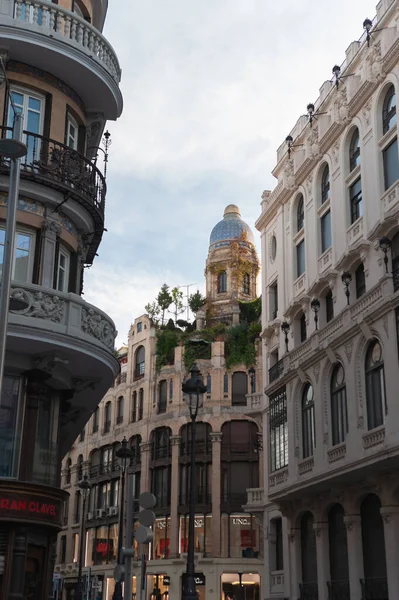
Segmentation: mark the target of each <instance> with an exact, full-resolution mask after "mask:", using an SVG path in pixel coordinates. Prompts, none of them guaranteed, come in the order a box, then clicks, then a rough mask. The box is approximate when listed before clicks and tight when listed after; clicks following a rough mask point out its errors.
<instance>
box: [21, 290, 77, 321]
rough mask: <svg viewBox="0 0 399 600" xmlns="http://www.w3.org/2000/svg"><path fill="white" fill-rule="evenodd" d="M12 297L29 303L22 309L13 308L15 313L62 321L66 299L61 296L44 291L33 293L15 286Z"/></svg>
mask: <svg viewBox="0 0 399 600" xmlns="http://www.w3.org/2000/svg"><path fill="white" fill-rule="evenodd" d="M11 297H12V298H15V299H16V300H23V301H24V302H25V304H27V305H28V306H27V307H26V308H23V309H22V310H12V311H11V312H12V313H14V314H19V315H25V316H27V317H36V318H38V319H46V320H48V321H53V322H54V323H60V322H61V321H62V319H63V317H64V311H65V301H64V300H62V299H61V298H59V296H54V295H52V294H51V295H50V294H44V293H43V292H33V293H32V292H28V291H27V290H24V289H22V288H14V289H13V290H12V292H11Z"/></svg>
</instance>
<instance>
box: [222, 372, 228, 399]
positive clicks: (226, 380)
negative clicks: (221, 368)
mask: <svg viewBox="0 0 399 600" xmlns="http://www.w3.org/2000/svg"><path fill="white" fill-rule="evenodd" d="M223 393H224V394H228V393H229V375H228V373H225V374H224V377H223Z"/></svg>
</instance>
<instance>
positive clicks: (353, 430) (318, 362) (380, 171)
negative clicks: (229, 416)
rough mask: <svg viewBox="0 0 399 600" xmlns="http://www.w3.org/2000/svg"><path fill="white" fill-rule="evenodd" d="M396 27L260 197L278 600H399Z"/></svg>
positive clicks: (384, 5) (329, 90) (324, 95)
mask: <svg viewBox="0 0 399 600" xmlns="http://www.w3.org/2000/svg"><path fill="white" fill-rule="evenodd" d="M398 14H399V2H398V1H397V0H381V2H379V4H378V6H377V16H376V18H375V19H374V20H373V21H372V22H371V21H368V20H366V21H365V22H364V30H365V31H364V33H363V35H362V37H361V38H360V40H359V41H356V42H353V43H352V44H350V45H349V47H348V49H347V51H346V59H345V62H344V64H343V65H341V67H340V68H339V67H334V71H335V73H334V77H333V79H332V81H327V82H326V83H324V84H323V85H322V87H321V88H320V96H319V98H318V99H317V101H316V102H315V104H314V105H309V106H308V117H301V118H300V119H299V120H298V122H297V124H296V125H295V127H294V129H293V130H292V132H291V134H290V135H289V136H288V138H287V140H286V141H285V142H284V143H283V144H282V145H281V146H280V148H279V149H278V151H277V165H276V167H275V169H274V171H273V174H274V175H275V177H276V178H277V180H278V183H277V186H276V188H275V189H274V190H273V191H272V192H264V194H263V196H262V214H261V216H260V218H259V219H258V222H257V228H258V229H259V231H260V232H261V236H262V275H263V282H262V300H263V309H262V321H263V322H262V327H263V332H262V337H263V342H264V356H263V360H264V382H263V385H264V388H265V397H264V399H263V401H264V405H263V408H262V412H263V419H264V454H265V460H264V465H265V475H264V482H265V485H264V487H263V488H260V489H257V490H251V491H250V492H249V498H248V510H251V511H252V512H255V511H257V510H259V514H262V515H263V522H264V530H265V532H266V531H267V536H265V570H264V577H265V581H264V592H265V593H264V597H265V598H290V599H292V600H296V599H297V598H299V597H300V598H302V599H304V600H305V599H311V600H315V599H318V600H327V598H328V599H329V600H335V599H339V600H346V599H349V598H350V599H351V600H360V599H363V600H366V599H367V600H376V599H380V600H388V598H389V599H390V600H396V599H397V598H398V597H399V569H398V565H397V557H398V555H399V547H398V543H399V488H398V473H399V471H398V468H399V462H398V461H399V443H398V431H399V411H398V401H397V399H398V393H397V390H398V383H399V377H398V322H399V319H398V317H399V308H398V306H399V295H398V294H399V292H398V289H399V263H398V260H399V259H398V257H399V222H398V216H399V161H398V142H397V112H396V94H397V93H398V92H399V66H398V62H399V31H398ZM359 17H361V15H359ZM360 23H361V20H360ZM383 236H386V238H388V240H387V239H385V238H384V237H383ZM384 250H385V252H384ZM385 258H386V259H387V260H386V261H385V260H384V259H385ZM385 263H386V264H385Z"/></svg>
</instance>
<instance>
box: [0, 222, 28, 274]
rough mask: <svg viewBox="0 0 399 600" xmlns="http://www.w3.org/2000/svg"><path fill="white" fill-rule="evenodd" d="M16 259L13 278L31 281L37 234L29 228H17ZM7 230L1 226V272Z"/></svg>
mask: <svg viewBox="0 0 399 600" xmlns="http://www.w3.org/2000/svg"><path fill="white" fill-rule="evenodd" d="M14 240H15V241H14V261H13V266H12V278H13V279H14V280H15V281H20V282H31V281H32V273H33V260H34V253H35V234H34V233H30V232H29V231H28V230H26V231H23V230H19V231H18V230H17V232H16V234H15V238H14ZM4 242H5V230H4V229H2V228H0V272H1V270H2V262H3V254H4Z"/></svg>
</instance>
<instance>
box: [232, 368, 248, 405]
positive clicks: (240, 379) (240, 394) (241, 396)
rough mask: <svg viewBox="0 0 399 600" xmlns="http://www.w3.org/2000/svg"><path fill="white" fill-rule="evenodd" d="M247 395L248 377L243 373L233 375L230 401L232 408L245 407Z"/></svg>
mask: <svg viewBox="0 0 399 600" xmlns="http://www.w3.org/2000/svg"><path fill="white" fill-rule="evenodd" d="M247 393H248V375H247V374H246V373H243V372H239V371H238V372H236V373H233V376H232V399H231V403H232V405H233V406H245V405H246V404H247V398H246V395H247Z"/></svg>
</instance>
